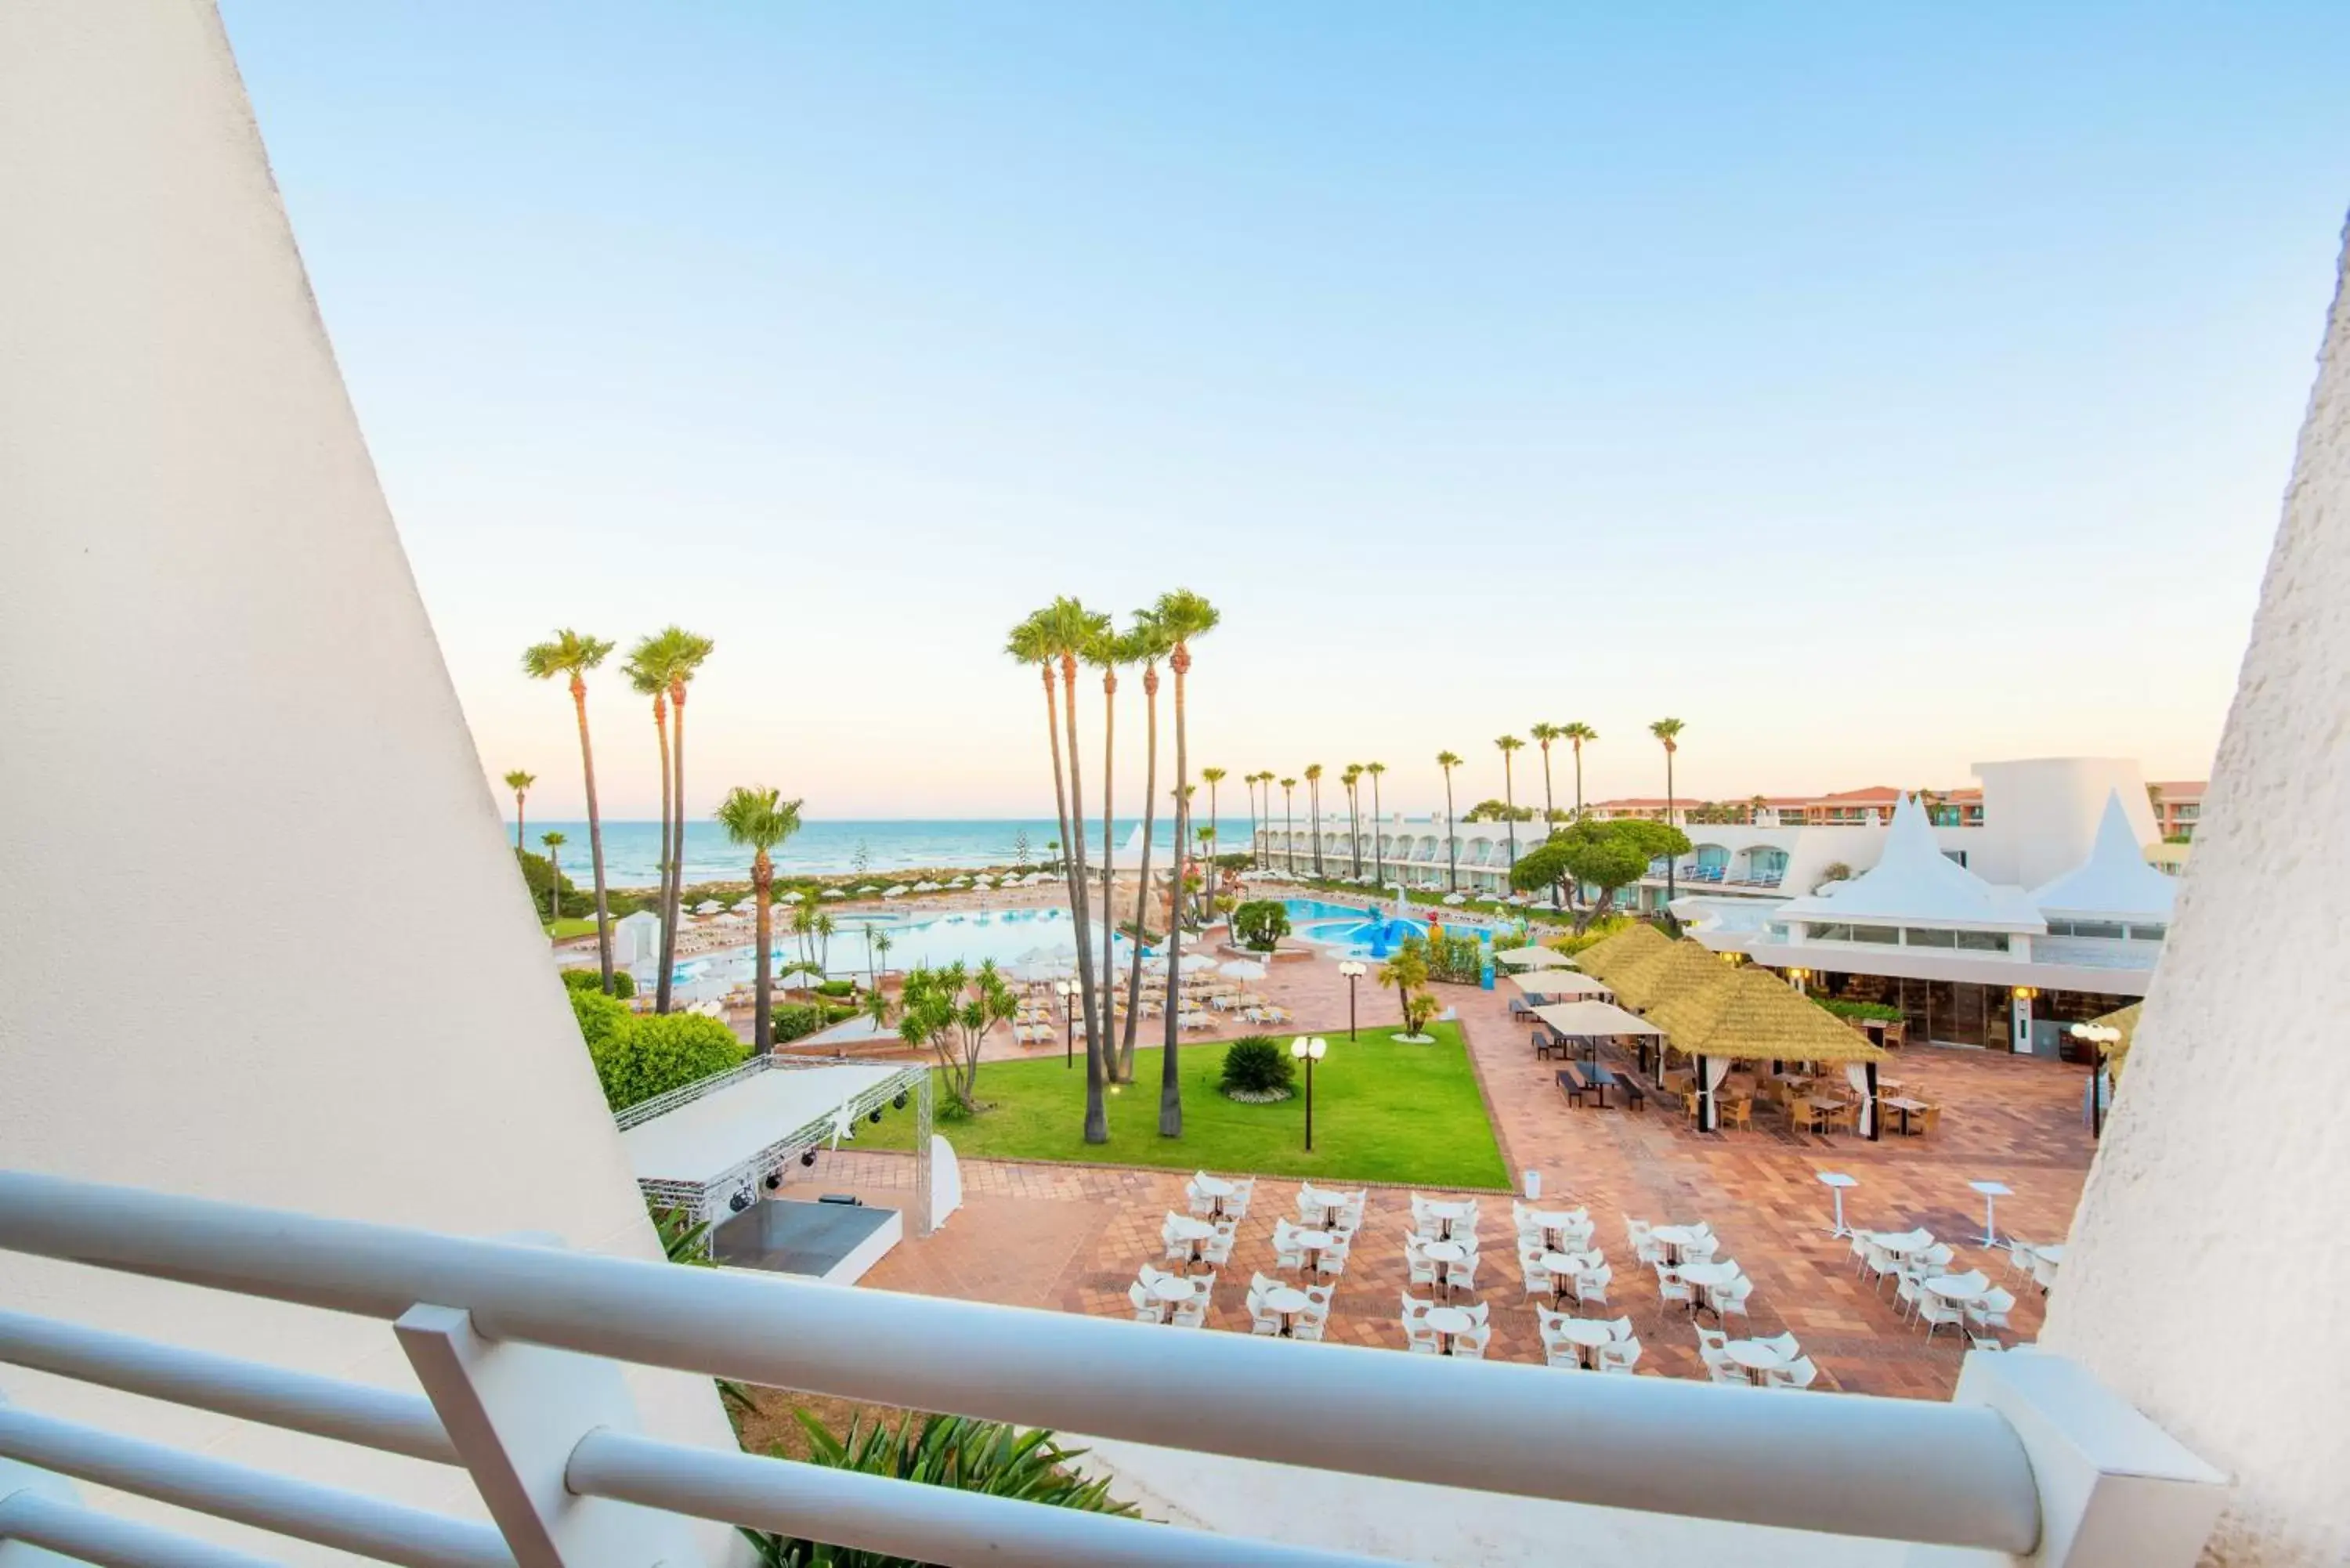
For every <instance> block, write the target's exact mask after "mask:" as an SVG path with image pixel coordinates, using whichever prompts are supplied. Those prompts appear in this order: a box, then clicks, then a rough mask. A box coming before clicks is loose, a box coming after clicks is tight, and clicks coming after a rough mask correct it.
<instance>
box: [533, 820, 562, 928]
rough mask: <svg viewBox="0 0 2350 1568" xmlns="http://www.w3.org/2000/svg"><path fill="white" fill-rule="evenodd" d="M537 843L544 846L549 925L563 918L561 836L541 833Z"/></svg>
mask: <svg viewBox="0 0 2350 1568" xmlns="http://www.w3.org/2000/svg"><path fill="white" fill-rule="evenodd" d="M538 841H539V842H540V843H541V844H544V845H546V919H547V922H548V923H549V924H550V925H551V924H553V923H554V922H555V921H556V920H559V919H562V918H563V905H562V902H561V900H562V898H563V857H562V855H561V854H560V853H558V852H559V851H560V850H561V849H562V848H563V835H561V834H559V833H542V834H540V835H539V836H538Z"/></svg>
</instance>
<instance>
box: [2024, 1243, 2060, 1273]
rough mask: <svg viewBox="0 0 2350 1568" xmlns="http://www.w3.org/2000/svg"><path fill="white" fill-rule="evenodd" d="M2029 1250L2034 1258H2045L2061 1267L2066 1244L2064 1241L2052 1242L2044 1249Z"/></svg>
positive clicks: (2034, 1248)
mask: <svg viewBox="0 0 2350 1568" xmlns="http://www.w3.org/2000/svg"><path fill="white" fill-rule="evenodd" d="M2027 1250H2028V1251H2030V1252H2031V1253H2032V1255H2033V1257H2035V1258H2045V1259H2047V1260H2048V1261H2049V1262H2052V1263H2055V1264H2057V1265H2059V1266H2060V1267H2061V1266H2062V1265H2063V1263H2064V1242H2062V1241H2051V1242H2049V1243H2048V1244H2047V1245H2046V1246H2044V1247H2033V1248H2029V1249H2027Z"/></svg>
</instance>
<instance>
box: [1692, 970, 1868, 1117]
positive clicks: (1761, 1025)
mask: <svg viewBox="0 0 2350 1568" xmlns="http://www.w3.org/2000/svg"><path fill="white" fill-rule="evenodd" d="M1648 1019H1649V1022H1650V1023H1655V1024H1657V1025H1658V1026H1659V1027H1660V1028H1662V1029H1663V1030H1664V1031H1665V1033H1666V1036H1667V1038H1668V1041H1669V1044H1671V1046H1672V1048H1673V1049H1674V1050H1676V1051H1679V1052H1682V1053H1683V1054H1687V1055H1690V1056H1694V1057H1696V1058H1697V1061H1698V1078H1699V1083H1700V1085H1703V1084H1704V1081H1705V1075H1706V1073H1705V1069H1706V1064H1707V1062H1708V1061H1709V1060H1713V1061H1733V1062H1824V1063H1834V1064H1837V1065H1839V1066H1841V1065H1847V1064H1852V1063H1855V1062H1858V1063H1862V1064H1866V1067H1867V1070H1868V1072H1867V1101H1866V1106H1865V1107H1864V1112H1863V1115H1864V1116H1865V1117H1866V1124H1867V1125H1866V1132H1867V1135H1868V1137H1870V1138H1872V1139H1874V1138H1875V1137H1877V1121H1876V1116H1875V1114H1874V1112H1875V1106H1876V1101H1877V1063H1879V1062H1882V1061H1883V1060H1885V1051H1884V1049H1883V1047H1881V1046H1877V1045H1872V1044H1869V1043H1868V1041H1867V1040H1866V1038H1865V1037H1864V1036H1863V1035H1861V1034H1859V1033H1856V1031H1854V1030H1853V1029H1851V1028H1849V1027H1847V1026H1846V1024H1845V1023H1843V1022H1842V1021H1841V1020H1839V1019H1837V1018H1836V1017H1835V1016H1834V1015H1833V1014H1831V1013H1830V1012H1827V1011H1826V1010H1825V1009H1824V1008H1822V1007H1820V1006H1819V1005H1818V1004H1817V1003H1815V1002H1810V1001H1807V1000H1806V999H1804V997H1802V996H1799V995H1797V994H1796V993H1795V992H1794V990H1793V989H1791V988H1790V987H1789V986H1788V985H1787V983H1786V982H1785V981H1782V980H1780V979H1779V978H1778V977H1777V976H1776V975H1773V974H1771V973H1769V972H1768V971H1763V970H1759V969H1752V968H1748V967H1745V966H1741V967H1739V968H1737V969H1734V970H1731V971H1727V972H1726V973H1725V974H1724V975H1723V977H1722V981H1721V983H1720V984H1717V985H1712V986H1706V987H1700V988H1693V989H1690V990H1688V991H1685V992H1682V993H1681V994H1680V995H1679V996H1675V997H1669V998H1667V999H1666V1000H1664V1001H1662V1002H1659V1003H1658V1004H1657V1005H1656V1006H1655V1007H1654V1008H1652V1009H1650V1010H1649V1013H1648ZM1699 1117H1700V1127H1702V1128H1703V1129H1705V1130H1708V1131H1711V1129H1712V1127H1713V1126H1714V1125H1715V1108H1714V1103H1713V1096H1711V1094H1710V1093H1709V1094H1707V1095H1705V1096H1704V1097H1703V1098H1701V1099H1700V1101H1699Z"/></svg>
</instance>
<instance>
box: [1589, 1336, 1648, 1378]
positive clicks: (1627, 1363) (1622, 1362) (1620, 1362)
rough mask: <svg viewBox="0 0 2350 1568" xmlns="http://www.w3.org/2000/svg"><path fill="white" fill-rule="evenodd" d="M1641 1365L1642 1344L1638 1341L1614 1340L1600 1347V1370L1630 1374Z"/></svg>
mask: <svg viewBox="0 0 2350 1568" xmlns="http://www.w3.org/2000/svg"><path fill="white" fill-rule="evenodd" d="M1639 1365H1640V1342H1639V1341H1638V1340H1637V1339H1621V1340H1612V1341H1610V1342H1609V1343H1607V1344H1606V1345H1601V1346H1600V1347H1599V1370H1600V1371H1602V1372H1618V1373H1625V1374H1629V1373H1630V1372H1631V1370H1632V1368H1634V1367H1635V1366H1639Z"/></svg>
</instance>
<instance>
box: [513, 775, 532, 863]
mask: <svg viewBox="0 0 2350 1568" xmlns="http://www.w3.org/2000/svg"><path fill="white" fill-rule="evenodd" d="M537 782H538V775H537V774H526V773H525V772H523V771H522V770H521V769H520V768H515V770H514V771H512V772H511V773H509V774H506V788H508V789H510V790H512V791H514V796H515V852H516V853H520V852H521V849H522V800H523V796H525V795H526V794H529V793H530V786H531V785H533V784H536V783H537Z"/></svg>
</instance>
